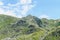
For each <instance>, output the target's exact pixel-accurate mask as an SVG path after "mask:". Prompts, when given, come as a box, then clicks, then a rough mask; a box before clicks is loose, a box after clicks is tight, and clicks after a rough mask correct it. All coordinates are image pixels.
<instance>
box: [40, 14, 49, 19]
mask: <svg viewBox="0 0 60 40" xmlns="http://www.w3.org/2000/svg"><path fill="white" fill-rule="evenodd" d="M40 18H47V19H50V17H49V16H48V15H45V14H44V15H40Z"/></svg>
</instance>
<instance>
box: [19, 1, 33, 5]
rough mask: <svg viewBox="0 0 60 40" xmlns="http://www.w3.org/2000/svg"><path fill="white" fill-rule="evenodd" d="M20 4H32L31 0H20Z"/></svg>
mask: <svg viewBox="0 0 60 40" xmlns="http://www.w3.org/2000/svg"><path fill="white" fill-rule="evenodd" d="M20 2H21V4H30V3H32V0H21V1H20Z"/></svg>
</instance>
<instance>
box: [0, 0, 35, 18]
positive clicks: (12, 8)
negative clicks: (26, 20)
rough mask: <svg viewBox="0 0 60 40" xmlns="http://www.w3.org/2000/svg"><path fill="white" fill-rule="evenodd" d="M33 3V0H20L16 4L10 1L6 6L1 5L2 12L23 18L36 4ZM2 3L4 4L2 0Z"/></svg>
mask: <svg viewBox="0 0 60 40" xmlns="http://www.w3.org/2000/svg"><path fill="white" fill-rule="evenodd" d="M32 3H33V2H32V0H19V1H18V2H17V3H16V4H11V3H8V4H7V5H6V6H0V14H5V15H10V16H14V17H20V18H21V17H23V16H25V15H26V14H27V12H28V11H29V10H30V9H32V8H33V7H34V6H35V4H32ZM1 5H4V3H3V2H1Z"/></svg>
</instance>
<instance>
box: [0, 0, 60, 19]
mask: <svg viewBox="0 0 60 40" xmlns="http://www.w3.org/2000/svg"><path fill="white" fill-rule="evenodd" d="M0 14H5V15H10V16H16V17H23V16H26V15H29V14H31V15H34V16H37V17H39V18H49V19H50V18H53V19H58V18H60V0H0Z"/></svg>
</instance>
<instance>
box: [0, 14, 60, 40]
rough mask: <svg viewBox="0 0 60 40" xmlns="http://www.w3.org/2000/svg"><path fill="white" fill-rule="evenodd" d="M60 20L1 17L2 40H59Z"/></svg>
mask: <svg viewBox="0 0 60 40" xmlns="http://www.w3.org/2000/svg"><path fill="white" fill-rule="evenodd" d="M59 39H60V20H59V19H57V20H53V19H46V18H43V19H39V18H37V17H35V16H31V15H28V16H26V17H23V18H15V17H11V16H7V15H0V40H59Z"/></svg>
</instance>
